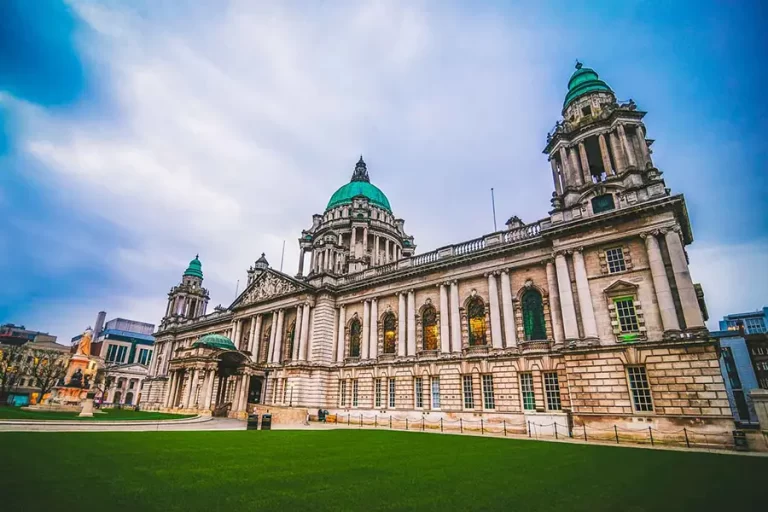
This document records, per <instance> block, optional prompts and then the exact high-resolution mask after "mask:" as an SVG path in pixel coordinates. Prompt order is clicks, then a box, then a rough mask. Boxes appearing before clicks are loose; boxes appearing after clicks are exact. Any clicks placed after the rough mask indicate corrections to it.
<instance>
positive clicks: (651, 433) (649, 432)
mask: <svg viewBox="0 0 768 512" xmlns="http://www.w3.org/2000/svg"><path fill="white" fill-rule="evenodd" d="M648 435H649V436H650V437H651V446H653V432H651V427H648Z"/></svg>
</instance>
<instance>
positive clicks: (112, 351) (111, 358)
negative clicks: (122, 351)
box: [107, 345, 117, 363]
mask: <svg viewBox="0 0 768 512" xmlns="http://www.w3.org/2000/svg"><path fill="white" fill-rule="evenodd" d="M116 356H117V345H110V346H109V347H107V362H109V363H114V362H115V357H116Z"/></svg>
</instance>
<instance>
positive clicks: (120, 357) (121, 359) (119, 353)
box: [115, 347, 128, 363]
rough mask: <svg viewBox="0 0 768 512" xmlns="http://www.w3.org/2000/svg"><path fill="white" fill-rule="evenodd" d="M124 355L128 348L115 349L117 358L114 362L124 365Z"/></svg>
mask: <svg viewBox="0 0 768 512" xmlns="http://www.w3.org/2000/svg"><path fill="white" fill-rule="evenodd" d="M126 353H128V347H117V357H116V358H115V361H116V362H118V363H124V362H125V354H126Z"/></svg>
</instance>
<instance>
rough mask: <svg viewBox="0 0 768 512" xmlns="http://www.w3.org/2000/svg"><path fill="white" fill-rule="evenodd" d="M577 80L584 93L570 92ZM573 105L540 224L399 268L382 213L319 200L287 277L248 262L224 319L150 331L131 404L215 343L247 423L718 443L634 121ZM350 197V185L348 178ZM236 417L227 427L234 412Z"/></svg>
mask: <svg viewBox="0 0 768 512" xmlns="http://www.w3.org/2000/svg"><path fill="white" fill-rule="evenodd" d="M589 73H592V75H594V79H596V76H597V75H596V73H594V72H593V71H591V70H588V72H585V71H584V70H581V69H579V70H577V73H574V77H577V74H578V75H579V76H578V77H577V78H579V80H581V83H583V82H584V81H585V80H586V81H589V80H592V78H591V76H592V75H590V74H589ZM573 81H574V79H573V78H572V82H573ZM577 82H578V81H577ZM601 83H602V82H601ZM574 94H575V95H576V99H575V100H571V101H573V102H572V103H571V104H570V105H569V106H568V108H567V109H565V110H564V115H567V117H566V118H565V119H564V120H563V121H562V122H560V123H558V125H557V127H556V130H555V132H554V133H553V134H550V136H549V137H548V140H547V146H546V149H545V153H546V154H548V155H549V158H550V160H551V161H552V162H554V163H553V165H552V171H553V178H554V180H555V192H554V194H553V198H552V205H553V209H552V211H551V212H550V216H549V217H547V218H545V219H542V220H539V221H536V222H532V223H529V224H524V223H523V222H521V221H520V219H518V218H517V217H513V218H512V219H510V221H509V222H508V223H507V229H506V230H504V231H500V232H496V233H491V234H488V235H485V236H482V237H479V238H477V239H474V240H470V241H467V242H463V243H459V244H455V245H451V246H447V247H441V248H439V249H437V250H435V251H432V252H429V253H425V254H416V255H412V252H413V248H415V245H414V244H413V239H412V237H409V236H407V235H406V234H405V233H404V232H403V231H402V224H403V222H402V220H399V219H396V218H395V217H394V216H393V215H392V212H390V211H388V210H387V209H386V208H384V207H382V204H385V203H384V202H383V201H382V199H381V197H380V196H376V198H375V201H376V204H372V203H371V201H369V198H368V197H366V196H365V195H364V194H363V195H359V196H355V197H353V198H351V199H350V200H349V201H348V202H346V203H344V202H342V203H339V199H338V198H339V197H340V194H339V193H338V192H337V194H335V195H334V198H335V199H334V202H332V203H331V204H329V208H328V210H327V211H326V212H325V213H324V214H323V215H316V216H314V217H313V225H312V228H310V229H309V230H306V231H304V232H302V236H301V238H300V240H299V242H300V248H301V256H302V258H301V261H302V263H301V264H300V271H299V274H298V275H297V276H295V277H292V276H288V275H286V274H282V273H280V272H277V271H275V270H273V269H271V268H270V267H269V265H268V263H267V262H266V259H265V258H264V257H263V255H262V258H261V259H260V260H259V261H257V262H256V264H255V265H254V267H252V268H251V269H250V270H249V271H248V283H249V284H248V286H247V288H246V289H245V290H244V291H243V293H242V294H241V295H240V297H238V298H237V299H236V300H235V302H234V303H233V304H232V305H231V306H230V307H228V308H217V309H216V311H214V312H213V313H211V314H208V315H198V316H195V317H193V318H185V317H180V316H178V315H177V316H166V318H164V319H163V322H162V323H161V326H160V329H159V330H158V332H157V353H158V354H162V355H161V356H159V357H156V358H155V361H154V364H153V366H152V368H151V371H150V374H151V377H150V379H148V380H147V381H146V383H145V389H146V391H145V393H144V395H143V396H144V397H146V400H147V401H153V403H154V406H155V407H157V408H166V407H167V404H168V400H167V398H166V397H167V390H166V389H165V388H166V387H167V382H168V379H167V375H168V368H169V364H170V365H171V366H174V365H175V366H176V367H179V365H184V364H185V362H184V353H185V350H187V347H190V346H191V345H192V344H193V343H194V342H195V341H196V340H198V339H200V338H201V337H202V336H204V335H207V334H211V333H218V334H220V335H224V336H227V337H229V338H231V339H232V340H233V344H234V348H233V349H232V350H233V351H236V352H237V353H239V354H242V355H244V356H245V357H246V358H247V360H248V365H249V368H250V369H251V370H250V371H251V374H252V375H254V376H255V378H253V379H252V380H251V386H252V388H255V389H251V390H250V391H249V394H248V396H249V398H253V400H248V401H247V403H251V402H258V403H259V404H261V405H266V406H279V407H280V408H284V407H291V406H293V407H294V408H301V409H302V410H307V409H309V410H313V409H317V408H325V409H329V410H330V411H331V412H332V413H339V414H342V415H343V414H348V413H349V412H353V413H354V414H363V415H366V414H368V415H374V414H375V415H381V414H390V415H392V414H395V415H397V417H398V418H400V419H402V418H410V419H413V420H419V421H420V420H421V418H426V419H428V420H430V421H434V420H439V419H440V418H445V419H449V420H455V419H459V418H462V419H465V420H474V419H478V418H486V419H488V420H491V421H494V420H504V421H506V422H508V424H509V425H510V429H512V430H514V429H515V428H517V429H520V428H524V426H525V424H526V422H527V421H530V419H531V418H534V419H535V418H537V417H538V418H543V419H546V421H548V422H550V423H551V422H552V421H554V422H557V423H558V425H564V426H566V428H567V426H568V425H581V424H584V423H587V424H589V425H596V426H599V425H601V424H605V425H609V424H610V425H620V426H626V427H632V426H633V425H635V426H636V425H637V424H638V423H642V424H643V425H642V426H643V427H647V426H654V427H656V428H667V427H669V428H673V427H674V428H677V426H679V425H683V424H687V425H696V426H697V428H699V429H704V430H706V429H712V430H717V431H721V432H722V431H725V430H730V429H732V428H733V422H732V419H731V414H730V410H729V405H728V400H727V397H726V395H725V388H724V384H723V380H722V377H721V376H720V373H719V370H718V360H717V353H716V342H714V341H713V340H711V339H710V338H709V336H708V332H707V330H706V328H705V326H704V318H703V314H702V307H701V306H702V304H700V293H697V291H696V288H695V286H694V284H693V282H692V280H691V277H690V274H689V272H688V263H687V258H686V254H685V250H684V247H685V245H686V244H689V243H691V242H692V234H691V229H690V225H689V222H688V216H687V212H686V208H685V202H684V199H683V197H682V196H680V195H671V194H670V192H669V190H668V189H666V186H665V184H664V181H663V179H662V178H661V172H660V171H659V170H658V169H656V168H655V167H654V166H653V164H652V162H651V158H650V149H649V147H648V145H649V142H648V141H646V140H645V135H644V134H645V127H644V126H643V123H642V118H643V116H644V112H640V111H638V110H637V108H636V106H635V105H634V103H633V102H630V104H627V105H619V104H617V103H616V101H615V96H614V95H613V92H612V91H610V89H607V86H605V87H603V88H601V89H599V90H596V91H592V92H588V93H585V94H584V95H582V96H579V95H578V90H576V92H575V93H574ZM569 95H570V96H573V95H571V94H570V93H569ZM591 95H594V97H593V96H591ZM582 104H584V105H582ZM587 104H589V105H593V107H594V110H592V113H591V114H589V110H588V109H586V110H585V109H584V106H586V105H587ZM574 105H576V106H579V105H581V107H579V108H580V110H578V112H579V113H580V114H579V115H578V116H577V115H576V114H574V113H573V112H571V111H572V110H573V109H576V108H577V107H576V106H574ZM598 107H599V109H598ZM569 109H570V110H569ZM598 111H599V113H595V112H598ZM585 113H586V114H585ZM582 114H583V115H582ZM627 134H629V135H627ZM587 139H588V140H587ZM606 139H607V140H608V141H609V142H610V141H613V142H611V143H612V144H614V146H615V151H613V152H612V151H611V150H610V149H607V148H608V147H609V146H608V144H607V143H604V140H606ZM614 139H615V140H614ZM601 149H602V154H601V152H600V150H601ZM577 170H578V172H576V171H577ZM355 180H364V181H366V182H367V180H368V175H367V168H366V167H365V164H364V162H362V159H361V161H360V162H358V164H357V166H356V168H355V173H354V174H353V181H355ZM340 190H341V189H340ZM376 191H377V193H380V191H378V189H376ZM386 205H388V201H387V202H386ZM382 241H383V242H382ZM307 252H310V253H311V254H312V256H311V257H312V262H311V263H310V265H309V267H310V272H309V273H308V274H307V275H302V270H303V260H304V255H305V253H307ZM201 282H202V281H201ZM173 300H174V298H173V297H171V301H173ZM174 303H175V302H174ZM169 310H172V308H171V307H170V306H169ZM226 353H227V351H225V350H223V351H221V352H219V354H221V355H222V357H223V355H224V354H226ZM212 357H214V358H215V357H216V355H215V354H213V355H212ZM257 374H259V375H263V378H262V377H261V376H258V375H257ZM145 404H146V402H145ZM237 407H240V408H241V409H232V410H231V411H230V413H231V414H235V415H238V414H239V415H242V414H243V412H244V410H245V409H246V408H247V407H248V405H247V404H243V403H242V402H240V403H239V404H238V406H237ZM211 408H212V404H211V403H210V402H208V403H203V404H200V407H199V408H198V410H201V411H204V412H205V411H210V410H211ZM279 410H282V409H279Z"/></svg>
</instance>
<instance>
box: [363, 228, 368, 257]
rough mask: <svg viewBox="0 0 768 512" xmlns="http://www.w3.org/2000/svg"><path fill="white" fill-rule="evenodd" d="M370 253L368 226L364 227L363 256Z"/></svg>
mask: <svg viewBox="0 0 768 512" xmlns="http://www.w3.org/2000/svg"><path fill="white" fill-rule="evenodd" d="M366 254H368V228H367V227H363V256H365V255H366Z"/></svg>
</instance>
